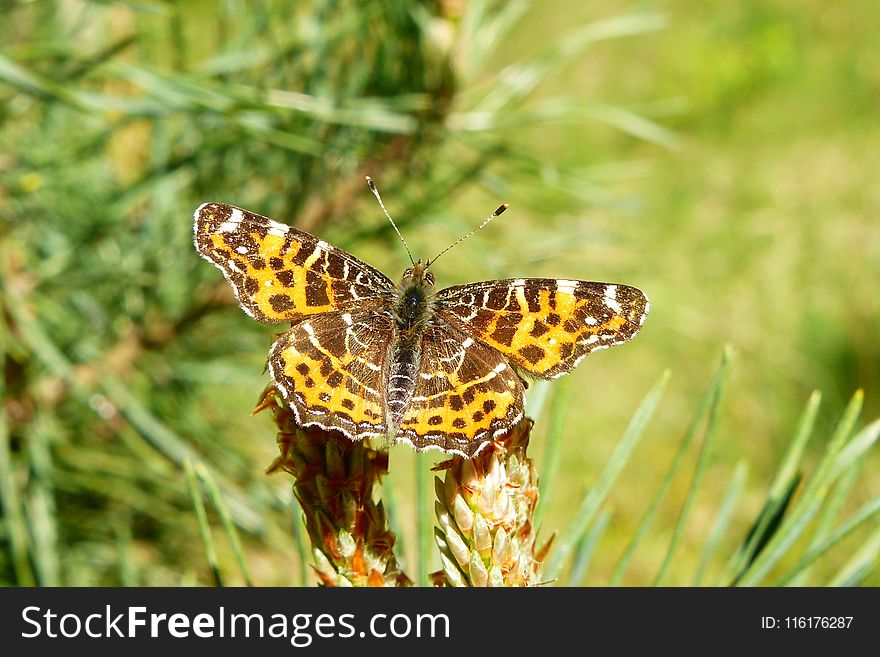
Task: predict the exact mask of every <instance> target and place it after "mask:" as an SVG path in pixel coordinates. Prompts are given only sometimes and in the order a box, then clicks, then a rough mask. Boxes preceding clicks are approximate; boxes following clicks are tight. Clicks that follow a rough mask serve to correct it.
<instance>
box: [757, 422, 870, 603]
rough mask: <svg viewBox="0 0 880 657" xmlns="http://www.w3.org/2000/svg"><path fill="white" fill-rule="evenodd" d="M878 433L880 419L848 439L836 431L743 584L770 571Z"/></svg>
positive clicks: (762, 576)
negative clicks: (847, 440) (817, 464)
mask: <svg viewBox="0 0 880 657" xmlns="http://www.w3.org/2000/svg"><path fill="white" fill-rule="evenodd" d="M878 436H880V420H876V421H874V422H873V423H871V424H869V425H868V426H867V427H865V428H864V429H863V430H862V431H860V432H859V433H857V434H856V435H855V436H854V437H853V438H852V440H850V441H849V442H848V443H847V442H846V435H845V434H844V433H843V432H835V434H834V435H833V436H832V439H831V441H830V442H829V443H828V447H827V449H826V452H825V456H824V457H823V459H822V461H821V462H820V464H819V466H818V468H817V470H816V473H815V474H814V475H813V477H812V479H811V480H810V482H809V483H808V485H807V487H806V489H805V490H804V492H803V494H802V496H801V499H800V500H799V501H798V504H797V505H796V507H795V508H794V509H793V510H792V513H791V515H790V516H789V518H788V519H787V520H785V521H784V522H783V523H782V525H781V526H780V528H779V531H778V532H776V533H775V534H774V535H773V537H772V538H771V539H770V541H769V542H768V544H767V547H766V548H765V549H764V551H763V552H761V554H759V555H758V557H757V558H756V559H755V561H754V562H753V563H752V564H751V566H750V567H749V568H748V571H747V572H746V574H745V576H744V577H743V578H742V582H741V583H742V584H743V585H745V586H754V585H756V584H757V583H759V582H760V581H761V580H762V579H763V578H764V577H765V576H766V575H767V573H768V572H769V571H770V569H771V568H772V567H773V566H775V565H776V563H777V562H778V561H779V560H780V559H781V558H782V556H783V555H784V554H785V553H786V551H787V550H788V549H789V548H790V547H791V546H792V544H794V542H795V541H796V540H797V539H798V538H799V537H800V535H801V534H802V533H803V531H804V530H805V529H806V527H807V525H808V524H809V523H810V522H811V521H812V520H813V518H814V517H815V516H816V514H817V513H818V512H819V510H820V508H821V507H822V504H823V503H824V501H825V499H826V498H827V496H828V491H829V489H830V486H831V484H832V483H833V481H834V478H835V476H837V475H839V474H840V473H841V470H842V469H843V468H844V467H849V466H850V465H851V464H852V463H854V462H855V460H856V459H860V458H863V457H864V455H865V452H867V450H868V449H869V448H870V447H871V446H873V445H874V443H875V442H876V441H877V438H878Z"/></svg>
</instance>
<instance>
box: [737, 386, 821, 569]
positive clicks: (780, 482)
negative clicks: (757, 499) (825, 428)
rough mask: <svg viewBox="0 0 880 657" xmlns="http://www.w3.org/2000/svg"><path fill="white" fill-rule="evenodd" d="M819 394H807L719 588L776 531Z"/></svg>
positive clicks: (750, 560) (746, 564)
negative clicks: (788, 441)
mask: <svg viewBox="0 0 880 657" xmlns="http://www.w3.org/2000/svg"><path fill="white" fill-rule="evenodd" d="M821 400H822V395H821V394H819V392H818V391H815V392H813V394H812V395H810V399H809V400H808V401H807V405H806V406H805V407H804V411H803V412H802V413H801V418H800V420H799V422H798V428H797V430H796V431H795V435H794V438H793V439H792V442H791V444H790V445H789V448H788V451H787V452H786V454H785V456H784V457H783V459H782V463H781V465H780V467H779V470H778V471H777V473H776V477H774V479H773V482H772V483H771V484H770V490H769V491H768V493H767V499H766V501H765V502H764V506H763V508H762V509H761V512H760V513H759V514H758V518H757V519H756V520H755V523H754V524H753V525H752V527H751V528H750V529H749V533H748V535H747V537H746V540H745V542H744V544H743V545H742V546H741V547H740V549H739V550H738V551H737V552H736V553H734V555H733V558H732V559H731V561H730V563H729V564H728V567H727V568H726V569H725V574H724V575H723V576H722V578H721V583H722V584H723V585H731V584H735V583H737V582H738V581H739V579H740V578H741V577H742V576H743V574H744V572H745V570H746V569H747V568H749V566H750V565H751V564H752V563H753V562H754V560H755V559H756V558H757V556H758V554H759V553H760V552H761V550H762V549H763V548H764V547H765V546H766V544H767V542H768V541H769V540H770V539H771V536H772V535H773V533H774V532H775V531H776V530H777V529H778V527H779V523H780V522H781V520H782V516H783V515H784V513H785V511H786V509H787V508H788V504H789V502H790V501H791V497H792V495H793V493H794V490H795V488H796V486H797V484H798V483H799V482H800V476H799V475H798V467H799V465H800V462H801V459H802V458H803V454H804V450H805V449H806V446H807V442H808V441H809V439H810V435H811V434H812V431H813V426H814V425H815V422H816V414H817V413H818V411H819V404H820V402H821Z"/></svg>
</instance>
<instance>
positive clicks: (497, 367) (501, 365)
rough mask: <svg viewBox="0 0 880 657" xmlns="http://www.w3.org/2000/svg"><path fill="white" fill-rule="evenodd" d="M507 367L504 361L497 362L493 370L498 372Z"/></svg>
mask: <svg viewBox="0 0 880 657" xmlns="http://www.w3.org/2000/svg"><path fill="white" fill-rule="evenodd" d="M506 369H507V365H506V364H505V363H498V364H497V365H496V366H495V369H494V370H493V371H494V372H498V373H499V374H500V373H501V372H503V371H504V370H506Z"/></svg>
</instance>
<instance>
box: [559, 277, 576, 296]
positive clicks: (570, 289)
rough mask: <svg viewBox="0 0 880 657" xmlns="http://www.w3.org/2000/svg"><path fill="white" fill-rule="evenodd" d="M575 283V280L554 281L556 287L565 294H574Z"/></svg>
mask: <svg viewBox="0 0 880 657" xmlns="http://www.w3.org/2000/svg"><path fill="white" fill-rule="evenodd" d="M577 284H578V282H577V281H567V280H564V279H563V280H558V281H556V289H557V290H559V291H560V292H564V293H565V294H574V289H575V288H576V287H577Z"/></svg>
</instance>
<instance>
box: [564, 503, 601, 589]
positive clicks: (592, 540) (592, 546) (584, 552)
mask: <svg viewBox="0 0 880 657" xmlns="http://www.w3.org/2000/svg"><path fill="white" fill-rule="evenodd" d="M610 520H611V513H610V512H609V511H608V509H602V512H601V513H600V514H599V517H598V518H596V522H595V523H593V526H592V527H591V528H590V531H588V532H587V533H586V534H584V536H583V537H581V540H580V541H578V544H577V547H576V548H575V551H574V559H573V565H572V567H571V574H570V575H569V576H568V585H569V586H581V585H582V583H583V581H584V578H585V577H586V576H587V571H588V570H589V568H590V563H591V562H592V560H593V555H594V554H595V552H596V546H597V545H598V544H599V541H601V540H602V537H603V536H604V535H605V530H606V529H608V523H609V521H610Z"/></svg>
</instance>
